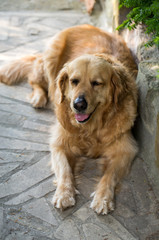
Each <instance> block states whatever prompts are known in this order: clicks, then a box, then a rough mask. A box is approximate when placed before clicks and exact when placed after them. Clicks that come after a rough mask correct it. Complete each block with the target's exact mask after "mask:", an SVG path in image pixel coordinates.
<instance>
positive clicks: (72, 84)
mask: <svg viewBox="0 0 159 240" xmlns="http://www.w3.org/2000/svg"><path fill="white" fill-rule="evenodd" d="M136 74H137V67H136V64H135V62H134V60H133V58H132V55H131V53H130V50H129V49H128V48H127V46H126V44H125V42H124V41H123V40H122V39H121V37H119V36H116V35H113V34H110V33H106V32H104V31H102V30H100V29H98V28H96V27H93V26H90V25H81V26H75V27H71V28H68V29H66V30H64V31H62V32H60V33H58V34H56V35H55V36H54V38H53V39H52V42H51V44H50V45H49V47H48V48H47V50H46V51H45V52H44V53H43V54H41V55H40V54H39V55H35V56H29V57H25V58H22V59H20V60H17V61H14V62H13V63H11V64H10V65H7V66H4V67H2V68H1V70H0V81H1V82H3V83H6V84H13V83H15V82H18V81H20V80H21V79H24V78H27V79H28V81H29V83H30V84H31V86H32V88H33V93H32V95H31V103H32V105H33V106H34V107H43V106H45V105H46V103H47V92H48V93H49V97H50V99H51V101H52V102H53V103H54V105H55V113H56V116H57V123H56V125H55V126H54V128H53V130H52V137H51V144H50V148H51V153H52V159H51V161H52V169H53V170H54V172H55V175H56V178H57V189H56V192H55V195H54V197H53V204H54V206H55V207H56V208H60V209H65V208H67V207H71V206H73V205H74V204H75V194H76V188H75V179H74V173H75V168H76V165H77V163H78V162H79V159H80V157H81V156H86V157H88V158H100V159H102V166H103V170H102V174H103V175H102V177H101V179H100V181H99V183H98V185H97V187H96V189H95V192H94V193H93V194H92V197H93V200H92V203H91V208H92V209H94V210H95V211H96V212H97V213H98V214H100V213H101V214H107V213H108V212H109V211H112V210H113V209H114V202H113V199H114V191H115V187H116V185H117V183H119V181H120V180H121V179H122V177H123V176H124V175H125V174H126V173H127V172H128V170H129V167H130V165H131V162H132V160H133V159H134V157H135V155H136V153H137V144H136V142H135V140H134V138H133V136H132V134H131V128H132V126H133V124H134V121H135V118H136V109H137V87H136V83H135V76H136Z"/></svg>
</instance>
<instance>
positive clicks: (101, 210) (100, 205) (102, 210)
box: [90, 192, 114, 215]
mask: <svg viewBox="0 0 159 240" xmlns="http://www.w3.org/2000/svg"><path fill="white" fill-rule="evenodd" d="M91 197H93V200H92V202H91V205H90V208H92V209H93V210H94V211H95V212H96V213H98V214H102V215H105V214H107V213H108V212H110V211H113V210H114V202H113V199H111V198H110V197H108V196H107V195H104V196H102V197H101V196H100V194H97V193H95V192H94V193H92V194H91Z"/></svg>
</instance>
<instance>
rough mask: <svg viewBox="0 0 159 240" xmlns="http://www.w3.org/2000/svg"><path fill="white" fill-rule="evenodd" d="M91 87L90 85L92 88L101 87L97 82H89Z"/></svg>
mask: <svg viewBox="0 0 159 240" xmlns="http://www.w3.org/2000/svg"><path fill="white" fill-rule="evenodd" d="M91 85H92V87H95V86H99V85H101V83H100V82H97V81H93V82H91Z"/></svg>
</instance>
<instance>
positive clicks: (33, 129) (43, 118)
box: [0, 11, 159, 240]
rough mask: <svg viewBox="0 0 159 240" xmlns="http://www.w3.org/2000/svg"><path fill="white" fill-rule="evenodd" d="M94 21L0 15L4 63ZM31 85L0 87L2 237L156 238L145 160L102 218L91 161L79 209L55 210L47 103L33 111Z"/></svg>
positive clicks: (158, 230) (60, 14) (74, 15)
mask: <svg viewBox="0 0 159 240" xmlns="http://www.w3.org/2000/svg"><path fill="white" fill-rule="evenodd" d="M87 22H90V19H89V18H88V16H87V15H84V14H83V13H81V12H75V11H56V12H54V13H42V12H41V13H32V12H31V13H29V12H7V13H6V12H1V13H0V64H1V65H2V64H3V63H6V62H8V61H9V60H12V59H15V58H16V57H19V56H21V55H26V54H30V53H35V52H39V51H42V50H43V49H44V45H45V44H46V42H47V41H48V40H49V39H50V38H51V37H52V36H53V35H54V34H55V33H56V32H58V31H60V30H61V29H63V28H66V27H69V26H72V25H76V24H81V23H87ZM30 92H31V89H30V87H29V86H28V85H27V84H21V85H19V86H11V87H9V86H5V85H3V84H0V239H2V240H33V239H34V240H40V239H41V240H49V239H50V240H51V239H55V240H56V239H61V240H119V239H121V240H135V239H141V240H143V239H146V240H157V239H159V205H158V204H157V199H156V198H155V195H154V193H153V190H152V187H151V185H150V183H149V180H148V178H147V175H146V172H145V170H144V163H143V161H142V160H141V159H138V158H137V159H136V160H135V161H134V164H133V167H132V170H131V173H130V174H129V176H128V177H127V179H125V180H124V181H123V183H122V185H121V186H120V189H119V191H118V194H117V197H116V209H115V211H114V212H113V213H112V214H109V215H108V216H98V215H97V214H95V213H94V212H93V211H92V210H91V209H90V208H89V204H90V200H91V199H90V197H89V196H90V193H91V192H92V191H93V186H94V179H93V177H94V174H95V173H94V172H95V169H96V160H89V161H88V162H87V165H86V167H85V169H84V171H83V174H82V177H81V180H80V184H79V186H78V189H79V191H80V195H78V196H77V204H76V206H75V207H73V208H70V209H68V210H66V211H64V212H61V211H59V210H56V209H54V208H53V206H52V205H51V198H52V196H53V193H54V191H55V186H54V185H53V184H52V180H53V174H52V173H51V171H50V167H49V161H50V154H49V146H48V139H49V128H50V125H51V124H53V123H54V121H55V116H54V114H53V112H52V111H51V110H50V108H49V106H48V107H47V108H46V109H43V110H35V109H33V108H32V107H31V106H30V104H29V103H28V101H27V95H28V94H29V93H30Z"/></svg>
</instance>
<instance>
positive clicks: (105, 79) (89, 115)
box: [57, 54, 128, 124]
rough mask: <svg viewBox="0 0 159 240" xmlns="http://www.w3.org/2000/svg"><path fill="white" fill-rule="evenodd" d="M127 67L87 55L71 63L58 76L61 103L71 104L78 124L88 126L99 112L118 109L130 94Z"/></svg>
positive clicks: (101, 55)
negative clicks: (108, 107)
mask: <svg viewBox="0 0 159 240" xmlns="http://www.w3.org/2000/svg"><path fill="white" fill-rule="evenodd" d="M125 77H126V76H125V73H124V68H123V67H122V65H120V63H119V64H118V63H115V62H114V60H112V58H110V57H108V56H106V55H104V54H100V55H89V54H88V55H83V56H81V57H78V58H76V59H75V60H73V61H71V62H69V63H67V64H66V65H65V66H64V68H63V69H62V70H61V72H60V73H59V75H58V77H57V91H58V92H59V96H60V104H62V103H63V102H65V101H67V102H68V104H69V108H70V110H71V114H72V115H71V116H73V118H74V120H75V121H74V123H75V124H76V123H78V124H79V123H80V124H83V123H87V122H89V121H90V120H91V119H93V118H95V116H96V115H98V114H99V109H100V111H101V109H105V107H106V106H109V105H110V104H112V103H113V104H114V106H117V105H118V103H119V102H120V100H121V98H122V97H123V94H124V92H126V91H127V90H128V89H127V86H126V82H125V80H123V79H124V78H125Z"/></svg>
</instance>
